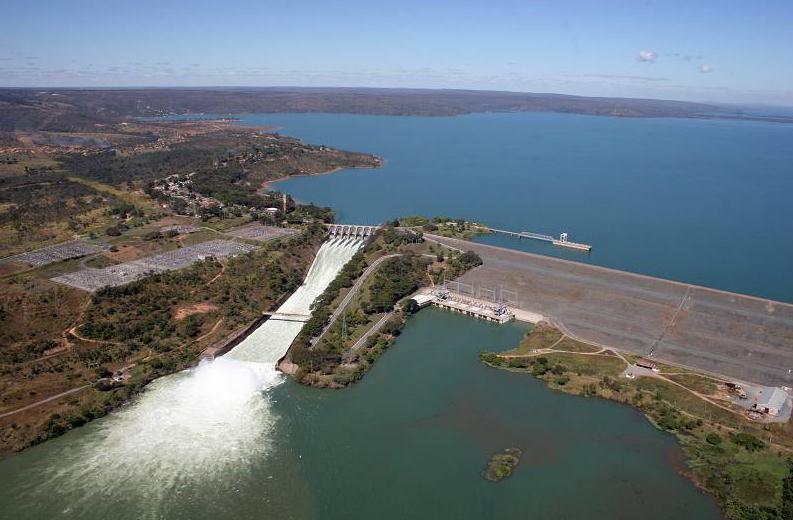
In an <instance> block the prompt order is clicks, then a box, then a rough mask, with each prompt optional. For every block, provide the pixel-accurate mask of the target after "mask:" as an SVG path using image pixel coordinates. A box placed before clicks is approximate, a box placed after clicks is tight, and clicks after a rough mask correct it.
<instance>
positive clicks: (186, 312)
mask: <svg viewBox="0 0 793 520" xmlns="http://www.w3.org/2000/svg"><path fill="white" fill-rule="evenodd" d="M216 310H218V306H217V305H214V304H211V303H196V304H195V305H191V306H190V307H179V309H177V310H176V315H175V316H174V318H175V319H176V320H183V319H185V318H187V317H188V316H192V315H193V314H206V313H208V312H214V311H216Z"/></svg>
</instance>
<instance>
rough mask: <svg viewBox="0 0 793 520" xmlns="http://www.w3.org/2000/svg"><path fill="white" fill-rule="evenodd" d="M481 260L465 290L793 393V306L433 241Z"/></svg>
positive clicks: (576, 331)
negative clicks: (477, 289)
mask: <svg viewBox="0 0 793 520" xmlns="http://www.w3.org/2000/svg"><path fill="white" fill-rule="evenodd" d="M427 238H429V239H431V240H433V241H436V242H440V243H443V244H446V245H448V246H451V247H455V248H458V249H463V250H469V251H475V252H476V253H477V254H479V256H481V257H482V260H483V262H484V264H483V265H482V266H480V267H477V268H476V269H474V270H472V271H469V272H468V273H466V274H465V275H463V276H462V277H461V279H460V280H461V281H463V282H465V283H469V284H474V285H480V286H483V287H490V288H492V287H498V286H502V287H504V288H508V289H511V290H514V291H517V293H518V308H520V309H523V310H526V311H531V312H534V313H539V314H542V315H543V316H545V317H546V319H548V320H549V321H551V322H553V323H554V324H556V325H558V326H559V327H560V328H561V329H562V330H563V331H565V332H567V333H568V334H569V335H572V336H574V337H576V338H578V339H581V340H583V341H588V342H592V343H596V344H600V345H604V346H609V347H613V348H616V349H619V350H623V351H628V352H634V353H637V354H641V355H644V356H649V355H651V356H652V358H653V359H656V360H658V361H668V362H671V363H677V364H680V365H684V366H687V367H691V368H695V369H699V370H703V371H706V372H711V373H715V374H720V375H724V376H728V377H732V378H736V379H740V380H744V381H750V382H757V383H764V384H770V385H785V386H793V305H791V304H788V303H782V302H776V301H771V300H765V299H762V298H755V297H752V296H745V295H740V294H735V293H728V292H724V291H718V290H715V289H709V288H706V287H699V286H695V285H689V284H685V283H680V282H673V281H669V280H663V279H660V278H653V277H650V276H644V275H638V274H633V273H627V272H623V271H616V270H614V269H608V268H603V267H598V266H593V265H588V264H582V263H578V262H571V261H568V260H561V259H558V258H551V257H545V256H541V255H535V254H531V253H524V252H522V251H515V250H510V249H505V248H500V247H495V246H489V245H484V244H477V243H473V242H467V241H463V240H456V239H451V238H444V237H440V236H436V235H427Z"/></svg>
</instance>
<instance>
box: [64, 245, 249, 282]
mask: <svg viewBox="0 0 793 520" xmlns="http://www.w3.org/2000/svg"><path fill="white" fill-rule="evenodd" d="M253 249H255V247H254V246H251V245H248V244H240V243H237V242H231V241H230V240H210V241H209V242H202V243H200V244H196V245H194V246H190V247H183V248H181V249H177V250H175V251H169V252H167V253H162V254H159V255H154V256H150V257H147V258H141V259H138V260H133V261H131V262H125V263H122V264H118V265H113V266H110V267H105V268H104V269H93V268H85V269H80V270H79V271H75V272H73V273H67V274H64V275H61V276H56V277H55V278H52V280H53V281H55V282H58V283H62V284H65V285H70V286H72V287H76V288H78V289H83V290H85V291H96V290H97V289H100V288H102V287H105V286H111V287H115V286H118V285H124V284H126V283H129V282H132V281H135V280H139V279H141V278H143V277H145V276H147V275H149V274H152V273H162V272H165V271H173V270H176V269H182V268H184V267H187V266H189V265H192V264H193V263H195V262H197V261H199V260H204V259H205V258H209V257H214V258H223V257H227V256H234V255H238V254H240V253H247V252H248V251H252V250H253Z"/></svg>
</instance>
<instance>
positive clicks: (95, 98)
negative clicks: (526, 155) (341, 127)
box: [0, 87, 793, 131]
mask: <svg viewBox="0 0 793 520" xmlns="http://www.w3.org/2000/svg"><path fill="white" fill-rule="evenodd" d="M251 112H265V113H266V112H329V113H347V114H372V115H411V116H455V115H462V114H470V113H477V112H561V113H572V114H588V115H596V116H611V117H683V118H728V119H749V120H762V121H775V122H784V123H791V122H793V118H791V117H786V116H758V115H747V114H743V113H741V112H740V111H739V110H737V109H736V108H735V107H729V108H728V107H726V106H723V105H717V104H707V103H692V102H686V101H670V100H657V99H633V98H604V97H583V96H572V95H565V94H545V93H542V94H537V93H522V92H509V91H485V90H432V89H390V88H331V87H317V88H310V87H258V88H257V87H222V88H221V87H216V88H211V87H208V88H197V87H193V88H187V87H185V88H102V89H95V88H90V89H89V88H84V89H67V88H64V89H34V88H26V89H20V88H5V89H0V130H4V131H14V130H51V131H76V130H88V129H90V128H93V127H95V125H96V124H97V123H114V122H118V121H120V120H122V119H124V118H129V117H142V116H162V115H173V114H197V113H209V114H235V113H251Z"/></svg>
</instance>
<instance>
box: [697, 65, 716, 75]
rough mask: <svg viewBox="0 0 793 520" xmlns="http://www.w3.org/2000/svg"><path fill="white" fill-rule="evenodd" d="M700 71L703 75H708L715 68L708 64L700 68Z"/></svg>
mask: <svg viewBox="0 0 793 520" xmlns="http://www.w3.org/2000/svg"><path fill="white" fill-rule="evenodd" d="M699 71H700V72H701V73H703V74H707V73H708V72H713V67H711V66H710V65H708V64H707V63H703V64H702V65H700V66H699Z"/></svg>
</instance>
